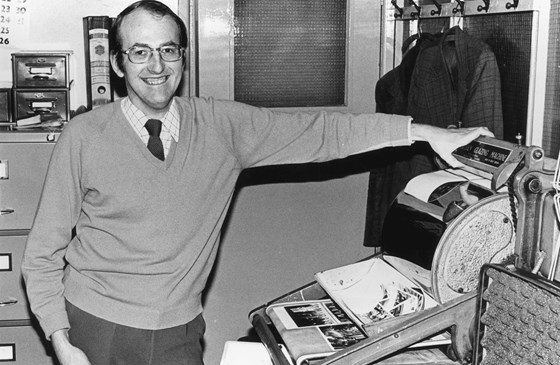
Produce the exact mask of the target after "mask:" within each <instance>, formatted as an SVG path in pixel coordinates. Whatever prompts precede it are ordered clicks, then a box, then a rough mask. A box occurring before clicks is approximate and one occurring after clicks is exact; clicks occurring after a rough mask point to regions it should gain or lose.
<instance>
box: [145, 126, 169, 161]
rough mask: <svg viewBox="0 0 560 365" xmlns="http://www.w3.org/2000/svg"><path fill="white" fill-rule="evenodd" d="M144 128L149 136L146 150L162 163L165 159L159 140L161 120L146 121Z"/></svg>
mask: <svg viewBox="0 0 560 365" xmlns="http://www.w3.org/2000/svg"><path fill="white" fill-rule="evenodd" d="M144 127H146V129H147V130H148V133H149V134H150V139H149V140H148V149H149V150H150V152H151V153H152V154H153V155H154V156H156V157H157V158H159V159H160V160H162V161H163V160H164V159H165V157H164V155H163V143H162V142H161V138H159V134H160V133H161V120H157V119H148V121H147V122H146V124H144Z"/></svg>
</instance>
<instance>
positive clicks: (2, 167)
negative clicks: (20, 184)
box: [0, 160, 10, 179]
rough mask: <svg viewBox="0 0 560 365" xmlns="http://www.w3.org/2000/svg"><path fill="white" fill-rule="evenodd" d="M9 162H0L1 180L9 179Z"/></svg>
mask: <svg viewBox="0 0 560 365" xmlns="http://www.w3.org/2000/svg"><path fill="white" fill-rule="evenodd" d="M9 177H10V175H9V174H8V160H0V179H8V178H9Z"/></svg>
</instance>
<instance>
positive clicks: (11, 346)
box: [0, 343, 16, 361]
mask: <svg viewBox="0 0 560 365" xmlns="http://www.w3.org/2000/svg"><path fill="white" fill-rule="evenodd" d="M0 361H16V344H15V343H0Z"/></svg>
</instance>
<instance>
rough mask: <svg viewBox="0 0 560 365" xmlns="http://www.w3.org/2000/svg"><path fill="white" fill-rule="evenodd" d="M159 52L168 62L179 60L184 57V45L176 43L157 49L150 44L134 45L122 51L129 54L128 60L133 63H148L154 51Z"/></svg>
mask: <svg viewBox="0 0 560 365" xmlns="http://www.w3.org/2000/svg"><path fill="white" fill-rule="evenodd" d="M156 51H157V52H158V53H159V56H160V57H161V59H162V60H164V61H166V62H175V61H179V60H180V59H181V58H182V57H183V47H181V46H178V45H176V44H170V45H167V46H162V47H159V48H156V49H153V48H152V47H148V46H132V47H130V48H129V49H127V50H125V51H121V52H122V53H124V54H125V55H127V56H128V60H129V61H130V62H132V63H146V62H148V61H149V60H150V59H151V58H152V55H153V53H154V52H156Z"/></svg>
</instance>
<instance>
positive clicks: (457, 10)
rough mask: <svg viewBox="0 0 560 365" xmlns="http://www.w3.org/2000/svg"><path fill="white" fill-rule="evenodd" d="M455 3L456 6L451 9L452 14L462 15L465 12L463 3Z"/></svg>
mask: <svg viewBox="0 0 560 365" xmlns="http://www.w3.org/2000/svg"><path fill="white" fill-rule="evenodd" d="M455 1H456V2H457V6H456V7H455V8H453V11H452V12H453V14H457V13H461V14H463V13H464V12H465V2H464V1H462V0H455Z"/></svg>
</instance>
